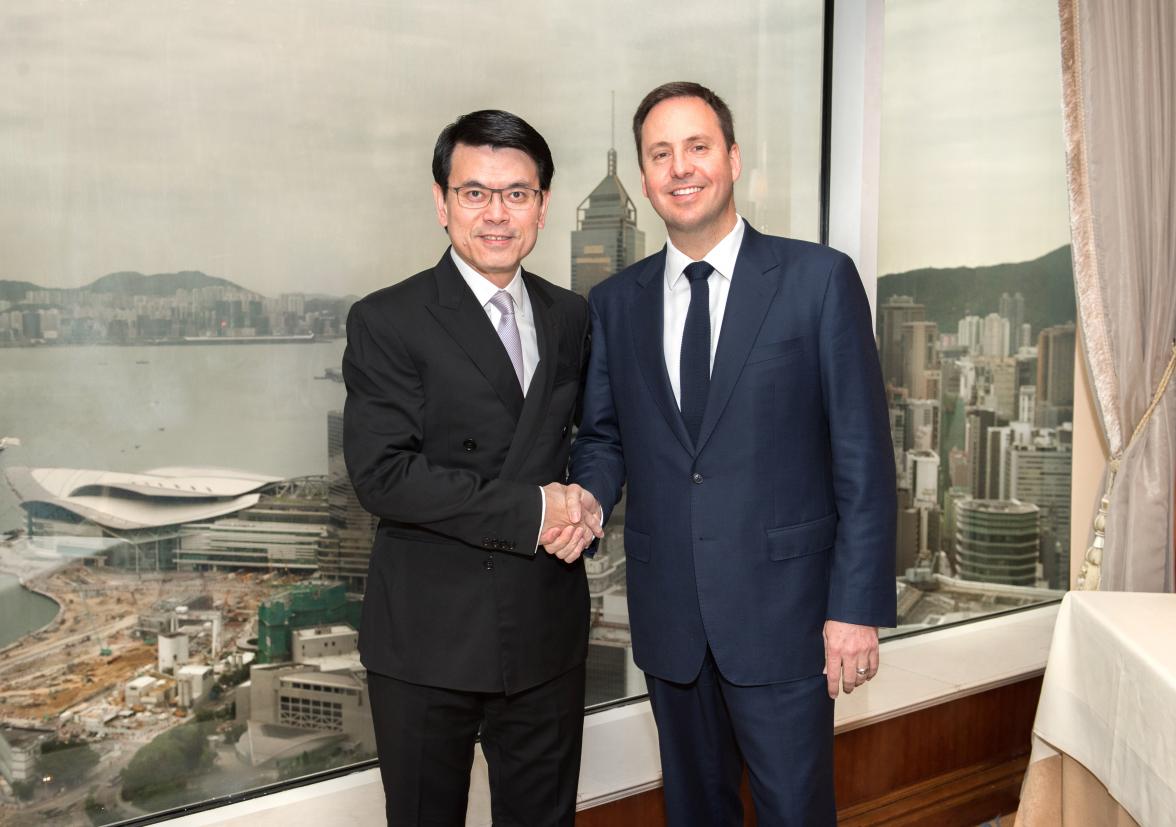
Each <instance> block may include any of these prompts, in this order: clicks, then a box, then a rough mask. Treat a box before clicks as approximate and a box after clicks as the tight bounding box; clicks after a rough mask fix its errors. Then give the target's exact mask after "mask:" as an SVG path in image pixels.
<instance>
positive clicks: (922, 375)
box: [899, 321, 939, 399]
mask: <svg viewBox="0 0 1176 827" xmlns="http://www.w3.org/2000/svg"><path fill="white" fill-rule="evenodd" d="M901 339H902V376H901V379H900V380H899V381H900V384H901V385H902V386H903V387H905V388H906V389H907V390H908V391H910V397H911V399H938V398H939V387H938V385H939V382H938V373H937V372H938V370H939V349H938V345H939V325H937V324H935V322H925V321H924V322H907V323H905V324H904V325H903V326H902V332H901ZM931 375H933V376H934V377H935V378H934V379H933V380H932V381H931V382H928V379H929V378H930V376H931ZM932 386H934V387H932ZM932 390H934V393H932V392H931V391H932Z"/></svg>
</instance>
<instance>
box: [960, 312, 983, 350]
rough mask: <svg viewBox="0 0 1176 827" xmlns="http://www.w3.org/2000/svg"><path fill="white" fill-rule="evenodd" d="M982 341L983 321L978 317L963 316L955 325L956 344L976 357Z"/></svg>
mask: <svg viewBox="0 0 1176 827" xmlns="http://www.w3.org/2000/svg"><path fill="white" fill-rule="evenodd" d="M983 340H984V320H983V319H981V318H980V317H979V316H964V318H962V319H960V321H959V323H958V324H957V325H956V344H957V345H959V346H960V347H964V348H967V349H968V353H970V354H972V355H976V354H978V353H980V352H981V342H982V341H983Z"/></svg>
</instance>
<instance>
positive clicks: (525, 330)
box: [449, 247, 682, 396]
mask: <svg viewBox="0 0 1176 827" xmlns="http://www.w3.org/2000/svg"><path fill="white" fill-rule="evenodd" d="M449 255H450V256H451V257H452V258H453V263H454V264H456V265H457V272H459V273H461V277H462V278H463V279H465V282H466V284H468V285H469V286H470V289H471V290H473V291H474V296H475V297H476V298H477V299H478V304H480V305H482V309H483V310H485V311H486V315H487V316H488V317H489V319H490V324H491V325H493V326H494V329H495V330H498V322H499V321H501V320H502V311H501V310H499V309H498V308H497V307H495V306H494V305H493V304H491V303H490V299H492V298H494V294H495V293H497V292H498V287H497V286H496V285H495V284H494V282H492V281H490V279H488V278H486V277H485V276H483V275H482V274H481V273H479V272H478V271H477V270H475V269H474V268H473V267H470V265H468V264H466V262H465V260H464V259H463V258H462V257H461V256H459V255H458V254H457V253H456V252H454V250H453V248H452V247H450V248H449ZM502 289H503V290H505V291H506V292H507V293H510V297H511V299H513V300H514V305H515V323H516V324H518V326H519V339H520V340H521V341H522V343H523V395H524V396H526V394H527V389H528V388H530V387H531V380H532V379H534V378H535V369H536V368H537V367H538V366H539V334H538V332H537V331H536V329H535V314H534V313H533V312H532V311H531V297H530V296H528V295H527V288H526V286H525V285H524V284H523V268H522V267H519V269H518V270H516V271H515V274H514V278H512V279H511V280H510V284H508V285H506V287H504V288H502ZM681 337H682V336H681V333H679V334H678V338H679V339H681Z"/></svg>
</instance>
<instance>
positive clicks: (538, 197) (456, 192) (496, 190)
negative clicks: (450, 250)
mask: <svg viewBox="0 0 1176 827" xmlns="http://www.w3.org/2000/svg"><path fill="white" fill-rule="evenodd" d="M449 189H451V190H453V197H454V198H456V199H457V203H458V205H459V206H460V207H461V208H462V209H466V210H484V209H486V208H487V207H489V206H490V205H491V204H493V203H494V196H495V195H497V196H498V200H499V201H500V202H501V203H502V206H503V208H504V209H508V210H511V211H512V212H522V211H523V210H529V209H531V208H532V207H533V206H534V205H535V204H542V203H543V190H542V189H541V188H539V187H528V186H525V185H522V184H515V185H513V186H509V187H487V186H483V185H482V184H462V185H461V186H451V187H449ZM462 190H484V191H485V192H488V193H490V198H488V199H487V200H486V203H485V204H480V205H477V206H473V207H471V206H468V205H466V204H462V203H461V191H462ZM511 190H526V191H527V192H530V193H532V194H534V196H535V202H534V204H524V205H522V206H512V205H511V204H509V203H507V200H506V198H505V196H504V193H508V192H510V191H511Z"/></svg>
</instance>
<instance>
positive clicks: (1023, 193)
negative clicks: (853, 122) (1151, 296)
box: [878, 0, 1070, 275]
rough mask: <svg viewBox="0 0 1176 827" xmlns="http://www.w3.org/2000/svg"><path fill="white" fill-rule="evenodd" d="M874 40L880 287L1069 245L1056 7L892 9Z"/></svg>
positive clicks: (989, 2)
mask: <svg viewBox="0 0 1176 827" xmlns="http://www.w3.org/2000/svg"><path fill="white" fill-rule="evenodd" d="M884 30H885V35H884V45H883V54H882V144H881V170H880V175H879V186H878V190H879V207H878V214H879V225H878V240H879V246H878V272H879V274H883V275H884V274H887V273H895V272H903V271H905V270H912V269H915V268H917V267H954V266H959V265H967V266H975V265H983V264H997V263H1001V262H1009V261H1027V260H1030V259H1034V258H1037V257H1039V256H1041V255H1043V254H1044V253H1047V252H1049V251H1050V250H1054V249H1056V248H1058V247H1060V246H1062V245H1064V244H1068V243H1069V241H1070V225H1069V214H1068V201H1067V195H1066V156H1065V142H1064V139H1063V133H1062V74H1061V46H1060V41H1059V37H1060V35H1059V32H1058V10H1057V3H1056V2H1055V0H984V2H981V3H972V2H963V3H961V2H958V0H897V1H895V0H892V1H891V2H888V3H887V4H886V12H885V22H884Z"/></svg>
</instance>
